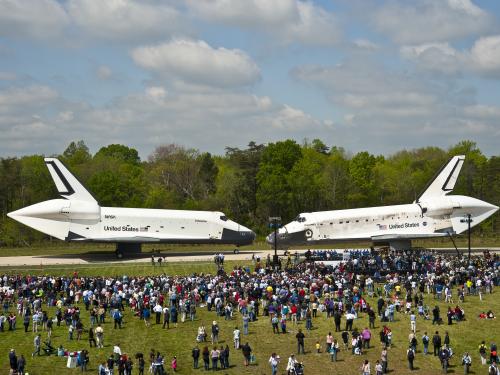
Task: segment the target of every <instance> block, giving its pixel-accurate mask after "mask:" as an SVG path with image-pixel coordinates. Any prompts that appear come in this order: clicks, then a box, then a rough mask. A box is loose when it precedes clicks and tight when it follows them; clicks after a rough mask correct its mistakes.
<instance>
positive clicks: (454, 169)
mask: <svg viewBox="0 0 500 375" xmlns="http://www.w3.org/2000/svg"><path fill="white" fill-rule="evenodd" d="M464 160H465V155H456V156H454V157H452V158H451V160H450V161H449V162H448V163H447V164H446V165H444V166H443V168H441V170H440V171H439V172H438V173H437V174H436V176H435V177H434V179H432V180H431V182H429V184H428V185H427V187H426V189H425V190H424V192H423V193H422V194H420V196H419V197H418V198H417V200H416V201H415V202H416V203H419V202H422V201H425V200H426V199H428V198H437V197H442V196H445V195H446V194H448V193H449V192H450V191H452V190H453V188H454V187H455V183H456V182H457V179H458V175H459V174H460V170H461V169H462V165H463V164H464Z"/></svg>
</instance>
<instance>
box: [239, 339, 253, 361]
mask: <svg viewBox="0 0 500 375" xmlns="http://www.w3.org/2000/svg"><path fill="white" fill-rule="evenodd" d="M241 352H242V353H243V357H244V363H245V366H248V365H249V364H250V356H251V355H252V348H251V347H250V345H248V342H247V343H245V345H243V346H242V347H241Z"/></svg>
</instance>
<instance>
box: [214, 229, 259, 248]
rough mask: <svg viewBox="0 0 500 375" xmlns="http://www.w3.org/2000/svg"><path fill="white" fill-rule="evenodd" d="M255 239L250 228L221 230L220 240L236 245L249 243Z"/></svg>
mask: <svg viewBox="0 0 500 375" xmlns="http://www.w3.org/2000/svg"><path fill="white" fill-rule="evenodd" d="M254 240H255V233H254V232H252V231H251V230H240V231H237V230H231V229H227V228H224V229H223V230H222V236H221V242H222V243H226V244H233V245H238V246H243V245H250V244H251V243H252V242H253V241H254Z"/></svg>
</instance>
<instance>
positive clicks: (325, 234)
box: [267, 155, 498, 249]
mask: <svg viewBox="0 0 500 375" xmlns="http://www.w3.org/2000/svg"><path fill="white" fill-rule="evenodd" d="M464 160H465V156H463V155H458V156H454V157H453V158H452V159H451V160H450V161H449V162H448V163H447V164H446V165H445V166H444V167H443V168H442V169H441V170H440V171H439V172H438V174H437V176H436V177H435V178H434V179H433V180H432V181H431V182H430V183H429V185H428V186H427V188H426V190H425V191H424V192H423V193H422V194H421V195H420V196H419V197H418V199H417V200H416V201H415V202H413V203H412V204H404V205H396V206H382V207H369V208H357V209H350V210H336V211H320V212H308V213H301V214H299V215H298V216H297V217H296V219H295V220H294V221H292V222H290V223H288V224H286V225H285V226H283V227H282V228H280V229H279V231H278V232H277V237H278V238H277V244H278V246H280V247H288V246H293V245H308V244H311V245H313V244H330V243H336V242H342V241H344V242H347V241H371V242H372V243H373V244H375V245H389V246H390V247H392V248H395V249H409V248H410V247H411V240H413V239H422V238H431V237H444V236H451V235H454V234H460V233H462V232H464V231H466V230H467V229H468V225H469V216H468V215H470V220H471V222H470V226H471V227H473V226H475V225H477V224H479V223H481V222H482V221H483V220H486V219H487V218H488V217H490V216H491V215H493V214H494V213H495V212H496V211H497V210H498V207H497V206H495V205H492V204H490V203H487V202H483V201H481V200H479V199H476V198H471V197H467V196H462V195H447V194H448V193H450V192H451V191H452V190H453V188H454V187H455V183H456V181H457V178H458V175H459V173H460V169H461V168H462V165H463V163H464ZM274 241H275V238H274V233H271V234H270V235H269V236H268V237H267V242H268V243H269V244H271V245H272V244H274Z"/></svg>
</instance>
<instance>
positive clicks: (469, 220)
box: [467, 214, 472, 263]
mask: <svg viewBox="0 0 500 375" xmlns="http://www.w3.org/2000/svg"><path fill="white" fill-rule="evenodd" d="M471 221H472V219H471V217H470V214H467V227H468V229H467V234H468V237H469V263H470V222H471Z"/></svg>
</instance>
